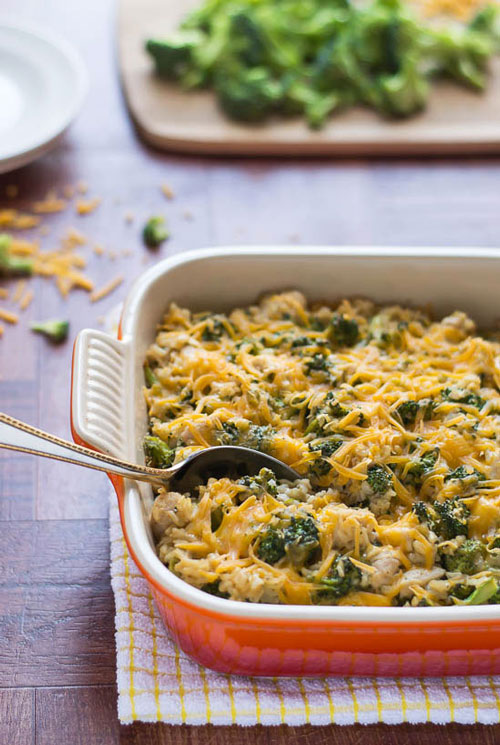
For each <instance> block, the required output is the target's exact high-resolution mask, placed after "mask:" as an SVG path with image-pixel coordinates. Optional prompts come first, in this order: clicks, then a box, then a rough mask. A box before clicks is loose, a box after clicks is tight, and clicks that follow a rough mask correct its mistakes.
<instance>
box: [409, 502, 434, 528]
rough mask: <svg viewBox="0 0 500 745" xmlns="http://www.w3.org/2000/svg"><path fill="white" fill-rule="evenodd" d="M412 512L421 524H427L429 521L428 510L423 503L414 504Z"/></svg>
mask: <svg viewBox="0 0 500 745" xmlns="http://www.w3.org/2000/svg"><path fill="white" fill-rule="evenodd" d="M412 511H413V512H414V513H415V515H416V516H417V518H418V521H419V522H421V523H428V522H429V521H430V515H429V510H428V509H427V505H426V503H425V502H415V504H414V505H413V508H412Z"/></svg>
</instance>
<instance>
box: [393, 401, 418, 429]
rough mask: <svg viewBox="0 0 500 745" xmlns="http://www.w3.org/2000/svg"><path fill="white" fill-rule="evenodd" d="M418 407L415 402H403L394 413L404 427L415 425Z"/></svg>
mask: <svg viewBox="0 0 500 745" xmlns="http://www.w3.org/2000/svg"><path fill="white" fill-rule="evenodd" d="M418 410H419V406H418V403H417V401H404V402H403V403H402V404H400V405H399V406H398V408H397V409H396V411H397V412H398V414H399V417H400V419H401V421H402V422H403V424H404V425H409V424H415V419H416V418H417V414H418Z"/></svg>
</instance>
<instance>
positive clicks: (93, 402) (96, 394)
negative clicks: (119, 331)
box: [71, 329, 131, 458]
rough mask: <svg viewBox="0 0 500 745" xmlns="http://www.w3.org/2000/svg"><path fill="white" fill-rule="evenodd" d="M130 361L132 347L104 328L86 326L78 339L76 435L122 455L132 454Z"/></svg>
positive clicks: (73, 420)
mask: <svg viewBox="0 0 500 745" xmlns="http://www.w3.org/2000/svg"><path fill="white" fill-rule="evenodd" d="M130 361H131V360H130V347H129V346H128V345H127V344H126V343H125V342H122V341H118V340H117V339H113V338H112V337H111V336H108V334H105V333H103V332H102V331H95V330H94V329H85V330H84V331H82V332H80V334H79V335H78V337H77V339H76V342H75V349H74V354H73V376H72V391H71V401H72V403H71V424H72V429H73V435H74V436H75V437H76V439H80V440H83V442H85V443H86V444H87V445H89V446H90V447H93V448H96V449H97V450H101V451H102V452H105V453H110V454H111V455H114V456H116V457H119V458H127V457H129V455H130V454H129V452H128V450H129V447H128V444H129V443H128V441H127V433H129V432H130V424H129V421H128V417H129V416H130V402H129V401H128V395H127V391H128V390H129V387H128V377H127V376H128V375H129V374H130Z"/></svg>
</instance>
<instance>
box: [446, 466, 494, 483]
mask: <svg viewBox="0 0 500 745" xmlns="http://www.w3.org/2000/svg"><path fill="white" fill-rule="evenodd" d="M454 479H457V480H459V481H463V480H464V479H474V480H475V481H476V482H477V481H485V480H486V476H485V475H484V473H481V472H480V471H477V470H476V469H475V468H473V469H472V470H471V471H468V470H467V468H466V466H458V468H455V470H454V471H451V472H450V473H449V474H447V475H446V476H445V477H444V480H445V481H452V480H454Z"/></svg>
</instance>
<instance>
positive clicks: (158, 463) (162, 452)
mask: <svg viewBox="0 0 500 745" xmlns="http://www.w3.org/2000/svg"><path fill="white" fill-rule="evenodd" d="M142 445H143V448H144V455H145V456H146V462H147V464H148V466H153V467H154V468H170V466H171V465H172V463H173V462H174V458H175V450H172V448H169V447H168V445H167V443H166V442H164V441H163V440H162V439H160V437H153V436H151V435H147V436H146V437H145V438H144V440H143V443H142Z"/></svg>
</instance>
